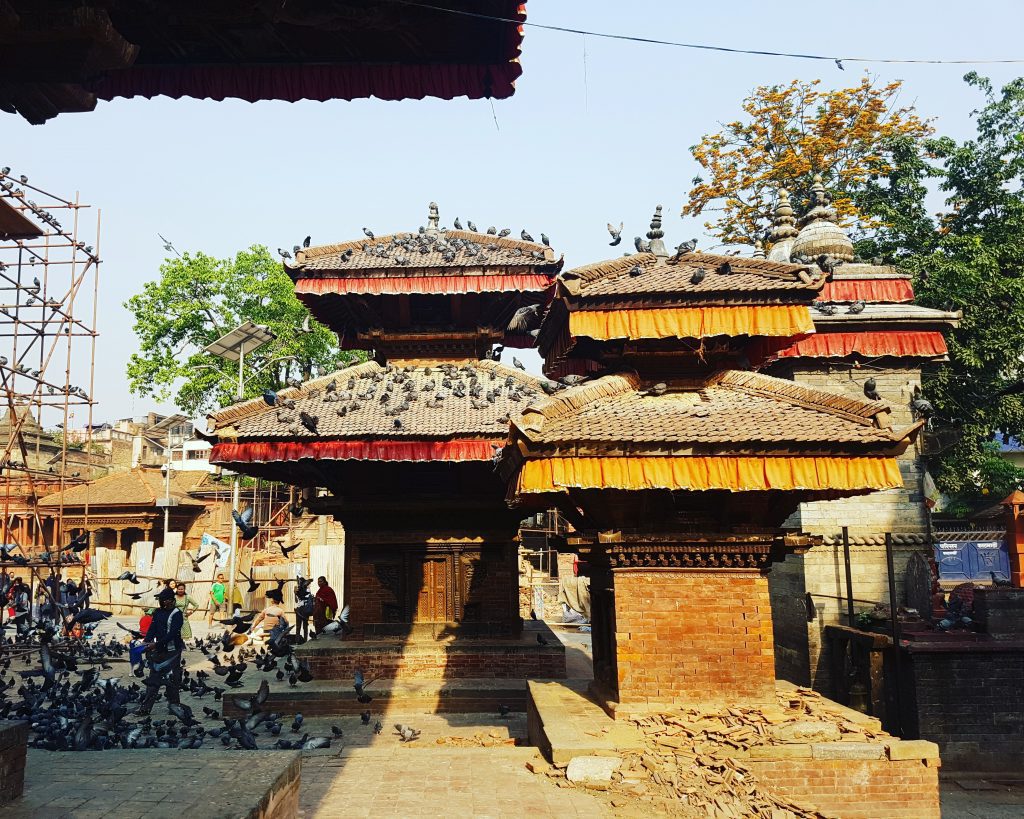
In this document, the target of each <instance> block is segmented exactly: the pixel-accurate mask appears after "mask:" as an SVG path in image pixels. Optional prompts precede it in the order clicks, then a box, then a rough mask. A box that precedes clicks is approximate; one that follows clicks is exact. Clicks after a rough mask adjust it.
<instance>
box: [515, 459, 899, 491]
mask: <svg viewBox="0 0 1024 819" xmlns="http://www.w3.org/2000/svg"><path fill="white" fill-rule="evenodd" d="M900 486H903V479H902V477H901V476H900V470H899V467H898V466H897V465H896V460H895V459H894V458H867V457H849V458H842V457H820V458H815V457H778V458H769V457H753V456H751V457H745V456H736V457H732V456H722V455H716V456H707V457H703V456H696V457H679V458H672V457H664V456H651V457H637V458H542V459H538V460H531V461H526V462H525V463H524V464H523V467H522V470H521V471H520V473H519V480H518V483H517V486H516V491H517V492H520V493H536V492H564V491H565V490H566V489H570V488H572V489H689V490H705V489H727V490H730V491H732V492H763V491H767V490H769V489H779V490H794V489H805V490H818V491H828V490H830V489H832V490H876V489H895V488H897V487H900Z"/></svg>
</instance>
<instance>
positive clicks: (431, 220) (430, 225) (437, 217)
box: [427, 202, 441, 234]
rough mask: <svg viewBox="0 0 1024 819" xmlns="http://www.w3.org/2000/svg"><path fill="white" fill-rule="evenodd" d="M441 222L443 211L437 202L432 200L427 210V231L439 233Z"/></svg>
mask: <svg viewBox="0 0 1024 819" xmlns="http://www.w3.org/2000/svg"><path fill="white" fill-rule="evenodd" d="M440 223H441V213H440V211H439V210H438V207H437V202H431V203H430V205H429V207H428V211H427V233H430V234H435V233H437V232H438V230H439V225H440Z"/></svg>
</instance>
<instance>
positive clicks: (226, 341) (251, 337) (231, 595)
mask: <svg viewBox="0 0 1024 819" xmlns="http://www.w3.org/2000/svg"><path fill="white" fill-rule="evenodd" d="M275 338H276V336H275V335H274V333H273V332H271V330H270V328H269V327H267V326H265V325H262V324H253V323H252V322H251V321H247V322H245V323H243V324H240V325H239V326H238V327H236V328H235V329H234V330H232V331H231V332H230V333H227V334H226V335H223V336H221V337H220V338H218V339H217V340H216V341H215V342H213V343H212V344H208V345H207V346H206V347H204V348H203V349H204V350H205V351H206V352H208V353H210V354H211V355H215V356H217V357H218V358H223V359H224V360H225V361H235V360H236V359H237V360H238V390H237V392H236V393H235V396H236V397H237V398H242V397H243V396H244V395H245V354H246V353H247V352H249V353H251V352H252V351H253V350H256V349H258V348H260V347H262V346H263V345H264V344H266V343H267V342H269V341H273V340H274V339H275ZM241 492H242V489H241V482H240V480H239V475H238V473H237V472H236V473H235V476H234V479H233V481H232V487H231V508H232V510H237V509H238V505H239V502H240V500H241ZM237 568H238V527H237V526H236V525H235V524H234V521H232V522H231V557H230V565H229V568H228V572H229V574H228V578H229V579H228V600H230V601H231V603H230V606H231V610H232V611H233V610H234V605H235V572H236V571H237Z"/></svg>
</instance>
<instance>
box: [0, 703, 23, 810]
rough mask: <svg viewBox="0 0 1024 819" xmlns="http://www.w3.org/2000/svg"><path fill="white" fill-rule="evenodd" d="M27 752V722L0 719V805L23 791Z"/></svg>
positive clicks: (12, 799)
mask: <svg viewBox="0 0 1024 819" xmlns="http://www.w3.org/2000/svg"><path fill="white" fill-rule="evenodd" d="M27 752H28V723H27V722H13V721H10V720H2V721H0V805H2V804H4V803H6V802H13V801H14V800H15V799H17V798H18V797H19V796H21V795H22V793H24V790H25V756H26V754H27Z"/></svg>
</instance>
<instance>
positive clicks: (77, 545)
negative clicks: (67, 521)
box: [65, 532, 89, 552]
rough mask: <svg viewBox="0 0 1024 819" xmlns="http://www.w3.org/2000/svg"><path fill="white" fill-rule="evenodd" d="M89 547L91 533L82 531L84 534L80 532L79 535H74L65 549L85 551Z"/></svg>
mask: <svg viewBox="0 0 1024 819" xmlns="http://www.w3.org/2000/svg"><path fill="white" fill-rule="evenodd" d="M88 548H89V533H88V532H82V534H80V535H78V536H77V537H74V538H72V539H71V543H69V544H68V546H67V549H65V551H72V552H84V551H85V550H86V549H88Z"/></svg>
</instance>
